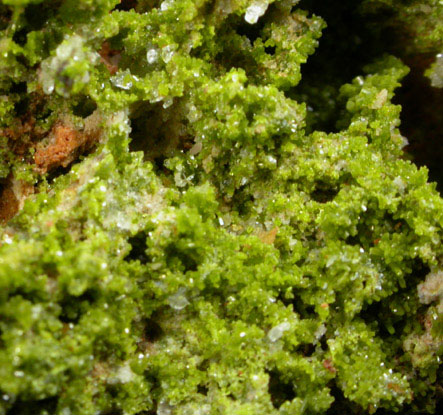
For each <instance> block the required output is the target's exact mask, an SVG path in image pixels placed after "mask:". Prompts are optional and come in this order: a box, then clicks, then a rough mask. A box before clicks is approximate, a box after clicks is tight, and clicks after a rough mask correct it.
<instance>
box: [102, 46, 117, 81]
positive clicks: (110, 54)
mask: <svg viewBox="0 0 443 415" xmlns="http://www.w3.org/2000/svg"><path fill="white" fill-rule="evenodd" d="M98 53H99V55H100V61H101V62H102V63H103V64H104V65H105V66H106V69H107V70H108V71H109V73H110V74H111V75H114V74H115V73H116V72H117V71H118V62H119V61H120V57H121V55H120V52H119V51H118V50H114V49H111V46H110V45H109V43H108V42H103V45H102V48H101V49H100V51H99V52H98Z"/></svg>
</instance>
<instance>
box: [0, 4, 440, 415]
mask: <svg viewBox="0 0 443 415" xmlns="http://www.w3.org/2000/svg"><path fill="white" fill-rule="evenodd" d="M117 3H119V2H118V1H116V0H94V1H91V0H75V1H73V0H66V1H42V0H4V1H3V2H2V5H1V6H0V16H1V20H0V29H1V30H2V37H1V40H0V88H1V93H0V119H1V125H0V129H2V130H0V132H1V134H2V135H3V137H1V138H0V179H3V181H4V182H3V183H4V186H6V180H9V181H12V182H14V183H19V182H20V183H27V184H28V186H31V185H32V186H35V193H34V195H32V196H29V197H28V198H27V200H26V202H25V203H24V205H23V207H22V209H21V211H20V212H19V213H18V214H17V215H16V216H15V218H14V219H13V220H11V221H10V222H9V223H7V224H6V225H4V226H3V227H2V228H0V414H2V415H6V414H8V415H13V414H14V415H22V414H33V415H37V414H41V415H43V414H58V415H71V414H72V415H74V414H85V415H96V414H125V415H126V414H127V415H132V414H134V415H135V414H138V415H141V414H158V415H167V414H171V415H172V414H174V415H176V414H177V415H185V414H200V415H203V414H211V415H212V414H214V415H215V414H219V415H225V414H229V415H260V414H263V415H265V414H266V415H272V414H288V415H289V414H291V415H293V414H324V413H326V411H329V412H328V413H340V414H342V413H374V412H376V411H377V409H379V408H385V409H386V410H387V411H395V412H398V411H422V412H423V411H424V412H429V413H433V411H435V402H436V400H437V399H438V397H439V393H440V391H439V383H440V381H441V379H440V378H439V367H440V358H441V355H442V352H443V347H442V333H443V330H442V327H443V319H442V312H443V302H442V301H443V285H442V277H443V271H442V270H441V261H442V258H443V246H442V243H441V239H442V235H443V200H442V199H441V198H440V196H439V195H438V193H437V192H436V190H435V185H434V184H430V183H427V170H426V169H425V168H421V169H418V168H417V167H416V166H415V165H414V164H412V163H411V162H410V161H407V160H405V159H404V158H403V152H402V148H403V146H404V145H405V138H404V137H402V136H401V134H400V132H399V130H398V127H399V113H400V107H399V106H397V105H394V104H392V98H393V96H394V90H395V88H397V87H398V86H399V85H400V84H399V82H400V80H401V78H402V77H404V76H405V75H406V73H407V71H408V69H407V68H406V67H405V66H404V65H403V64H402V63H401V62H400V61H399V60H397V59H396V58H394V57H390V56H384V57H380V59H379V60H378V61H376V62H374V63H373V64H371V65H369V66H367V67H366V68H365V69H364V71H363V72H362V73H361V75H360V76H358V77H356V78H355V79H354V80H352V82H351V83H348V84H345V85H343V86H342V88H341V90H340V99H341V100H342V101H343V102H344V103H345V105H344V107H343V108H344V109H343V112H342V114H341V116H340V119H339V120H337V122H338V124H337V125H338V126H339V127H340V128H339V131H338V132H337V133H326V132H322V131H314V132H312V133H310V134H307V133H306V132H305V117H306V105H305V104H304V103H302V102H296V101H294V100H293V99H291V98H289V97H288V94H287V91H289V90H290V89H291V88H292V87H294V86H296V85H297V83H298V82H299V81H300V79H301V71H300V69H301V68H302V67H301V64H302V63H304V62H306V60H307V58H308V55H310V54H312V53H314V50H315V47H316V46H317V44H318V41H319V40H318V39H319V38H320V36H321V31H322V29H324V27H325V23H324V22H323V20H322V19H321V18H320V17H316V16H310V15H309V13H308V12H306V11H303V10H302V9H301V8H299V7H298V6H300V7H301V6H302V5H303V3H301V5H297V3H298V2H297V1H292V0H286V1H279V2H272V1H267V0H253V1H252V2H251V1H248V0H238V1H235V0H231V1H229V0H220V1H218V0H217V1H215V2H214V1H206V0H194V1H191V0H165V1H163V2H162V3H160V2H158V1H155V0H141V1H138V2H130V1H127V2H123V4H122V5H120V6H121V7H119V8H117V9H114V7H115V6H116V4H117ZM365 3H367V2H365ZM391 3H392V2H391ZM422 3H429V4H428V6H429V7H431V9H432V7H434V8H435V13H437V12H438V13H440V12H441V9H440V8H439V7H440V6H439V4H440V3H441V2H440V3H439V4H437V3H436V2H433V1H429V2H422ZM134 7H135V9H134ZM427 10H428V9H427ZM432 10H434V9H432ZM432 10H431V11H432ZM111 11H112V12H111ZM320 41H321V39H320ZM99 52H100V54H99ZM91 113H92V115H91ZM30 120H32V121H30ZM92 122H94V123H95V127H96V128H99V129H100V131H101V135H100V138H99V140H98V142H97V144H96V147H95V149H94V150H93V151H92V152H90V153H89V154H88V155H84V156H82V157H80V158H79V159H78V160H77V161H76V162H75V163H74V164H72V166H71V168H70V170H69V171H68V172H66V171H63V172H62V173H63V174H55V173H54V172H49V173H47V172H45V171H42V170H41V169H40V170H39V169H35V168H33V161H34V158H33V157H35V162H36V163H37V154H38V151H42V150H41V149H42V148H43V149H45V148H46V149H48V148H49V149H51V148H52V147H51V144H50V143H49V144H48V142H47V141H48V140H49V139H48V138H47V136H48V134H49V137H52V136H51V134H52V135H54V134H55V136H56V133H54V131H56V132H57V131H59V133H58V134H59V135H61V134H62V133H61V132H60V131H63V134H65V135H64V136H63V137H65V138H66V139H67V140H73V139H74V138H75V139H77V138H78V137H77V136H76V135H75V134H76V133H74V132H73V131H87V129H88V128H89V127H88V125H90V124H91V123H92ZM57 123H58V124H57ZM60 123H61V124H60ZM54 125H59V126H60V125H62V126H63V127H59V130H57V129H55V130H54V129H53V127H54ZM67 125H69V127H66V126H67ZM25 126H26V128H25ZM45 137H46V138H45ZM73 137H74V138H73ZM76 137H77V138H76ZM56 138H57V136H56ZM131 139H132V140H133V142H132V144H131V146H133V147H137V148H138V149H142V150H143V151H144V153H143V152H140V151H131V150H132V148H133V147H131V150H130V148H129V143H130V142H131ZM18 144H22V146H21V147H20V146H19V147H20V148H22V150H21V152H18V151H17V150H16V148H17V146H18ZM45 146H47V147H45ZM48 146H49V147H48ZM23 148H24V150H23ZM36 151H37V153H36ZM41 154H43V153H41ZM44 154H45V155H47V154H46V153H44ZM34 155H35V156H34ZM51 157H55V156H54V154H51ZM51 160H52V159H51ZM61 165H62V166H63V164H61ZM51 175H52V176H51ZM55 176H57V177H55ZM7 177H8V179H7ZM54 177H55V178H54ZM14 189H16V188H15V187H14ZM402 413H406V412H402Z"/></svg>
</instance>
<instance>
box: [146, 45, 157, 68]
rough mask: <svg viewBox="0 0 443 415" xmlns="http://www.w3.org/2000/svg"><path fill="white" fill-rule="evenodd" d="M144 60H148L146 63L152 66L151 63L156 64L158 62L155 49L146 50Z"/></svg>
mask: <svg viewBox="0 0 443 415" xmlns="http://www.w3.org/2000/svg"><path fill="white" fill-rule="evenodd" d="M146 59H147V60H148V63H149V64H150V65H152V64H153V63H155V62H157V60H158V50H157V49H154V48H153V49H148V52H146Z"/></svg>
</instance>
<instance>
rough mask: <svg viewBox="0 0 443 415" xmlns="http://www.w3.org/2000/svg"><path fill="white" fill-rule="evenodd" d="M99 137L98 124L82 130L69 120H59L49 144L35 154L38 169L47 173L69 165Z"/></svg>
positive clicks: (53, 129) (51, 133)
mask: <svg viewBox="0 0 443 415" xmlns="http://www.w3.org/2000/svg"><path fill="white" fill-rule="evenodd" d="M91 117H93V115H92V116H91ZM91 117H90V118H91ZM99 138H100V130H99V129H98V128H97V126H95V128H94V127H92V128H91V127H89V128H88V127H85V129H84V130H83V131H80V130H78V129H76V128H75V127H74V126H73V125H72V124H71V123H69V122H65V121H59V122H57V123H56V124H55V125H54V127H53V128H52V130H51V132H50V133H49V136H48V144H47V145H45V146H42V147H40V148H38V149H37V150H36V152H35V154H34V162H35V166H36V169H37V170H38V171H39V172H40V173H46V172H48V171H50V170H53V169H55V168H57V167H67V166H68V165H69V164H71V163H72V162H73V161H75V160H76V159H77V158H78V156H79V155H80V154H82V153H84V152H85V151H88V150H90V149H91V148H92V147H93V146H94V144H95V143H96V142H97V141H98V139H99Z"/></svg>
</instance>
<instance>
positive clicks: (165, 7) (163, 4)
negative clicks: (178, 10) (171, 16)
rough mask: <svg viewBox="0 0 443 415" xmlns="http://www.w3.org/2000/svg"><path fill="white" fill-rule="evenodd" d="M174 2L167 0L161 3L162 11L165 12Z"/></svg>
mask: <svg viewBox="0 0 443 415" xmlns="http://www.w3.org/2000/svg"><path fill="white" fill-rule="evenodd" d="M173 3H174V0H165V1H164V2H163V3H162V4H161V5H160V10H161V11H162V12H164V11H165V10H168V9H169V8H170V7H171V6H172V4H173Z"/></svg>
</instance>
